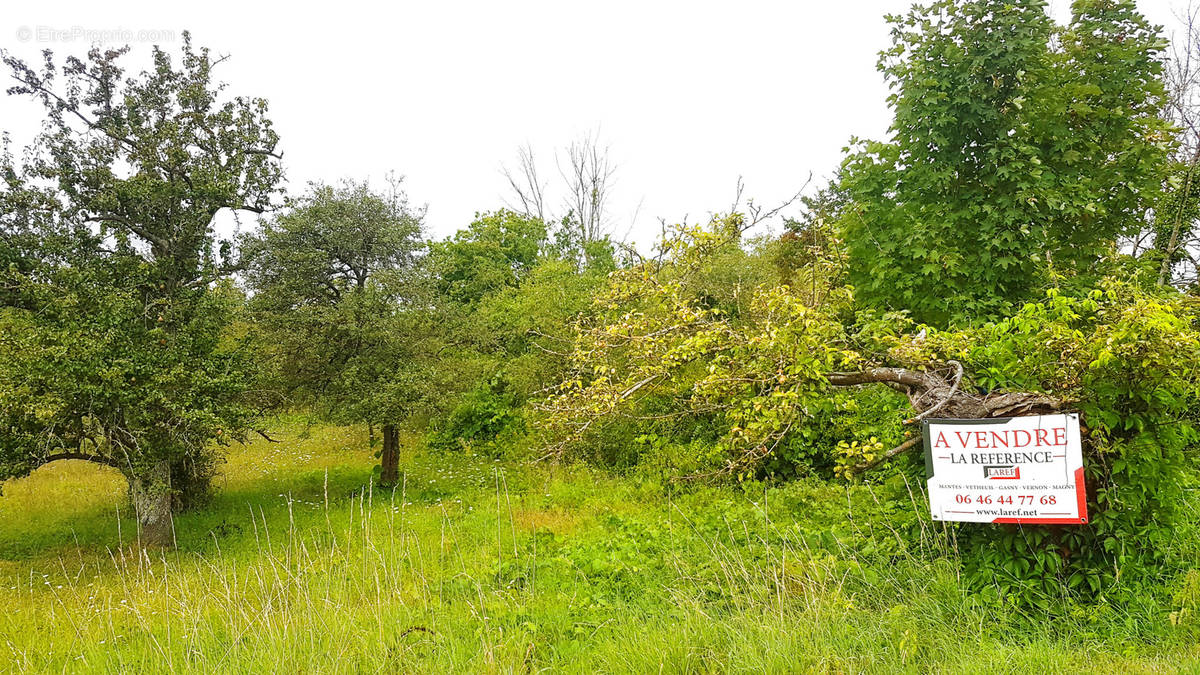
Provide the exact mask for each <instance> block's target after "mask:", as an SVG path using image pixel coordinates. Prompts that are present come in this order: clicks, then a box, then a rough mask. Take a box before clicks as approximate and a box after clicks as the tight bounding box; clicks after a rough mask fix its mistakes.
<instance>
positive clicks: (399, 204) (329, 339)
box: [243, 181, 430, 424]
mask: <svg viewBox="0 0 1200 675" xmlns="http://www.w3.org/2000/svg"><path fill="white" fill-rule="evenodd" d="M421 217H422V214H421V213H420V212H414V211H413V210H412V209H410V208H409V206H408V204H407V201H406V200H405V197H404V194H403V193H402V192H400V190H399V183H398V182H396V183H393V184H392V186H391V192H390V193H386V194H378V193H376V192H374V191H372V190H371V188H370V186H369V185H367V184H366V183H354V182H350V181H346V182H343V183H342V184H340V185H338V186H330V185H323V184H314V185H312V186H311V188H310V191H309V193H308V194H307V195H305V196H304V197H302V198H300V199H296V200H293V202H292V204H291V208H289V209H288V210H287V211H285V212H283V213H280V214H279V215H277V216H276V217H274V218H272V219H271V220H269V221H267V222H266V223H264V224H263V226H262V229H261V231H260V232H259V233H257V234H256V235H254V236H253V237H250V238H247V240H246V241H245V242H243V249H244V251H245V256H246V258H247V259H248V261H249V266H248V269H247V274H246V278H247V281H248V282H249V284H250V286H251V287H252V288H253V289H254V290H255V295H254V298H253V300H252V302H251V305H250V306H251V309H252V310H253V311H254V312H255V317H256V318H257V320H258V321H259V322H260V326H261V328H262V331H263V335H262V336H261V337H262V340H263V341H264V351H265V353H266V356H267V358H268V359H269V361H268V363H269V364H270V368H269V369H267V370H266V372H267V374H268V375H269V376H270V377H272V378H273V379H274V382H270V381H269V382H268V384H267V386H270V387H274V388H276V389H279V390H280V391H282V392H285V393H286V394H287V395H288V396H289V397H290V399H291V401H292V402H293V404H300V405H313V406H317V407H318V408H319V409H320V410H322V411H323V412H324V413H325V415H326V416H327V417H329V418H331V419H337V420H342V421H362V422H371V423H374V424H390V423H395V422H398V421H400V420H402V419H403V418H404V416H405V415H406V414H407V413H406V410H405V408H406V404H407V403H409V402H410V401H411V400H412V399H413V398H415V397H419V396H420V394H414V395H413V396H408V395H405V393H404V391H403V390H404V389H405V387H406V386H407V385H409V384H412V381H413V378H414V374H413V373H411V372H408V371H404V369H403V368H397V366H398V365H409V364H412V362H413V359H412V358H411V356H406V354H409V353H410V351H409V350H412V349H417V348H419V347H420V344H419V341H418V336H420V335H421V334H422V333H423V332H427V331H428V328H429V322H430V319H429V317H428V316H427V314H428V303H427V301H426V298H427V297H428V293H427V292H426V291H425V289H424V288H423V279H422V277H421V273H420V271H419V266H420V264H421V259H422V256H423V251H424V242H423V241H422V239H421V233H422V232H421Z"/></svg>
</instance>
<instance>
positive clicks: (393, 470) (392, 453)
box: [379, 424, 400, 487]
mask: <svg viewBox="0 0 1200 675" xmlns="http://www.w3.org/2000/svg"><path fill="white" fill-rule="evenodd" d="M379 465H380V467H381V468H382V469H383V470H382V472H381V473H380V476H379V482H380V484H381V485H383V486H384V487H393V486H394V485H396V483H398V482H400V430H399V429H397V428H396V427H395V426H394V425H391V424H385V425H383V451H382V452H380V453H379Z"/></svg>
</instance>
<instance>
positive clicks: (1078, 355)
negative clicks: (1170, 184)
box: [928, 281, 1200, 601]
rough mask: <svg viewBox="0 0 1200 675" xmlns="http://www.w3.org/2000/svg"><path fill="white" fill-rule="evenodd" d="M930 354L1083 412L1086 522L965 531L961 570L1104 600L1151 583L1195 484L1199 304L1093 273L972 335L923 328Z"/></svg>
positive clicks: (1028, 591)
mask: <svg viewBox="0 0 1200 675" xmlns="http://www.w3.org/2000/svg"><path fill="white" fill-rule="evenodd" d="M928 344H929V345H930V348H931V349H933V350H936V351H938V352H940V353H941V354H942V355H944V356H946V357H954V358H959V359H961V360H962V361H963V363H964V364H969V367H970V368H971V369H972V370H974V371H975V372H977V373H980V375H979V376H978V380H979V382H980V383H981V384H983V385H984V386H987V387H989V388H991V387H1006V388H1022V389H1034V390H1041V391H1049V392H1054V393H1055V394H1056V395H1059V396H1062V397H1063V398H1065V399H1067V400H1069V401H1072V402H1073V404H1074V406H1075V407H1077V409H1078V410H1079V411H1080V412H1081V413H1082V420H1083V424H1084V425H1085V426H1086V428H1087V429H1086V431H1087V441H1086V442H1085V444H1084V449H1085V457H1084V465H1085V469H1086V474H1087V486H1088V495H1089V507H1088V508H1089V511H1090V512H1091V518H1090V523H1089V525H1088V526H1087V527H1080V528H1067V529H1057V528H1037V529H1032V528H1026V529H1025V530H1024V531H1010V532H1007V533H1005V534H1004V535H1002V536H1001V537H999V538H997V537H996V536H995V534H994V533H993V532H991V531H989V530H988V528H980V527H971V526H966V527H965V528H964V530H965V531H964V537H963V542H964V543H965V544H966V546H967V547H968V550H970V551H971V556H970V557H969V560H972V562H973V566H972V569H971V573H972V574H973V575H975V577H976V579H977V581H981V582H983V583H985V584H987V585H991V586H992V587H993V588H999V589H1003V590H1009V591H1012V592H1015V593H1017V594H1020V595H1022V596H1023V599H1026V600H1028V599H1034V600H1039V601H1045V599H1046V598H1047V597H1051V596H1054V595H1055V594H1057V593H1058V592H1060V591H1059V589H1060V588H1061V587H1062V586H1065V587H1067V588H1070V589H1080V590H1083V591H1086V592H1087V593H1089V594H1093V595H1101V596H1105V597H1109V598H1114V599H1129V598H1130V597H1131V596H1132V595H1134V594H1136V593H1138V592H1142V590H1143V589H1142V587H1141V586H1139V585H1138V582H1139V581H1140V580H1141V579H1142V578H1144V577H1151V578H1155V577H1161V576H1162V575H1163V574H1165V573H1168V572H1169V571H1170V568H1171V565H1172V564H1178V562H1179V561H1171V560H1169V559H1168V552H1169V551H1170V550H1171V546H1170V544H1171V542H1172V541H1173V540H1174V538H1175V537H1176V536H1177V533H1176V531H1175V530H1176V527H1178V525H1179V523H1180V520H1181V518H1182V517H1183V516H1182V511H1181V509H1182V508H1183V507H1184V505H1185V504H1186V501H1187V492H1186V490H1187V488H1188V486H1194V485H1195V484H1196V479H1197V474H1196V468H1197V462H1196V455H1195V450H1196V448H1197V447H1198V444H1200V436H1198V434H1197V429H1198V427H1197V422H1200V419H1197V410H1200V371H1198V370H1197V366H1196V364H1197V360H1198V359H1200V306H1197V305H1196V303H1195V302H1192V301H1188V300H1186V299H1184V298H1181V297H1179V296H1177V295H1175V294H1173V293H1167V294H1164V295H1162V296H1159V295H1154V294H1150V293H1146V292H1143V291H1139V290H1138V289H1137V288H1136V287H1135V286H1133V285H1131V284H1128V283H1123V282H1114V281H1106V282H1105V284H1104V285H1103V287H1102V288H1100V289H1097V290H1095V291H1093V292H1091V293H1089V294H1088V295H1086V296H1084V297H1069V296H1065V295H1061V294H1058V293H1057V292H1054V291H1051V292H1050V293H1049V295H1048V298H1047V299H1046V301H1044V302H1042V303H1030V304H1027V305H1025V306H1024V307H1023V308H1022V309H1021V310H1020V311H1019V312H1017V313H1016V314H1015V315H1014V316H1012V317H1010V318H1008V319H1005V320H1003V321H1000V322H996V323H993V324H989V325H987V326H984V327H981V328H979V329H976V330H971V331H960V332H955V333H939V332H936V331H935V332H933V333H931V335H930V337H929V341H928Z"/></svg>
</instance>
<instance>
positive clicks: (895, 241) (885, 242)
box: [841, 0, 1173, 325]
mask: <svg viewBox="0 0 1200 675" xmlns="http://www.w3.org/2000/svg"><path fill="white" fill-rule="evenodd" d="M890 20H891V22H892V40H893V47H892V48H891V49H889V50H887V51H885V52H883V54H882V57H881V59H880V64H879V68H880V70H881V71H882V72H883V73H884V74H885V76H886V78H887V80H888V83H889V86H890V87H891V88H892V90H893V92H892V94H891V96H890V98H889V102H890V104H891V106H892V108H893V110H894V112H895V119H894V121H893V124H892V127H891V132H892V139H891V140H890V141H887V142H863V143H859V144H858V145H857V146H856V147H857V149H856V151H855V152H853V153H852V154H851V155H850V156H849V157H848V158H847V159H846V162H845V164H844V167H843V177H842V181H843V182H842V185H841V189H843V190H844V191H845V193H846V194H847V197H848V199H849V201H850V203H851V206H850V207H848V208H844V209H843V212H844V214H845V215H844V218H843V221H844V226H845V231H846V241H847V243H848V245H849V254H850V259H851V266H850V271H851V278H852V281H853V283H854V284H855V287H856V289H857V292H858V298H859V300H860V301H861V302H863V303H865V304H867V305H870V306H877V307H884V308H890V309H896V310H900V309H907V310H909V311H911V312H912V313H913V316H915V317H916V318H918V319H919V320H921V321H923V322H926V323H932V324H939V325H944V324H946V323H947V322H949V321H951V320H953V319H959V318H966V319H971V318H981V317H982V318H988V317H997V316H1000V315H1003V314H1005V313H1007V312H1008V311H1010V309H1011V308H1012V307H1014V306H1019V304H1020V303H1021V302H1022V301H1024V300H1027V299H1031V298H1035V297H1036V296H1037V295H1038V293H1039V288H1042V287H1046V286H1049V285H1054V283H1055V282H1054V281H1052V280H1053V279H1054V278H1055V277H1056V275H1066V276H1068V277H1070V276H1080V275H1081V276H1084V277H1088V278H1090V279H1094V276H1095V275H1094V271H1095V265H1096V263H1097V262H1098V261H1099V260H1101V259H1103V258H1105V257H1108V256H1111V255H1112V254H1113V253H1114V251H1115V242H1116V239H1117V237H1118V236H1119V235H1122V234H1126V233H1131V232H1136V231H1138V230H1139V229H1140V228H1141V227H1142V225H1143V224H1144V223H1145V222H1146V219H1147V213H1148V211H1149V209H1150V208H1151V207H1152V206H1154V202H1155V199H1156V195H1157V193H1158V190H1159V188H1160V187H1161V185H1162V181H1163V179H1164V177H1165V171H1166V168H1167V158H1168V156H1169V154H1170V150H1171V147H1172V142H1173V140H1172V135H1171V130H1170V127H1169V125H1168V123H1167V122H1166V121H1165V119H1164V117H1163V115H1162V114H1161V113H1162V105H1163V102H1164V89H1163V85H1162V82H1161V77H1160V76H1161V63H1160V61H1159V60H1158V58H1157V55H1158V54H1159V52H1160V51H1161V49H1162V47H1163V44H1164V43H1163V42H1162V41H1161V39H1160V38H1159V36H1158V34H1157V31H1156V29H1154V28H1153V27H1151V26H1150V25H1149V24H1147V23H1146V21H1145V19H1143V18H1142V17H1141V15H1139V14H1138V13H1137V11H1136V9H1135V8H1134V3H1133V2H1131V1H1128V0H1120V1H1117V0H1079V1H1077V2H1075V3H1073V5H1072V18H1071V21H1070V22H1069V24H1068V25H1066V26H1062V27H1059V26H1055V25H1054V24H1053V23H1052V21H1051V20H1050V18H1049V17H1048V16H1047V14H1046V7H1045V2H1043V1H1042V0H1021V1H1018V2H1009V1H1004V2H1001V1H999V0H940V1H938V2H934V3H931V4H929V5H922V6H918V7H916V8H914V9H913V10H912V11H911V12H910V13H908V14H906V15H904V16H893V17H890ZM1085 285H1086V284H1085Z"/></svg>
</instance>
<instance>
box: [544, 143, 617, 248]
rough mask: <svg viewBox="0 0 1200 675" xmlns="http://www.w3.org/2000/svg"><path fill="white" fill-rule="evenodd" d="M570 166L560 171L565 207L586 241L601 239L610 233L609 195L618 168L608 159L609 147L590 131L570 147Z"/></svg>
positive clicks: (560, 165)
mask: <svg viewBox="0 0 1200 675" xmlns="http://www.w3.org/2000/svg"><path fill="white" fill-rule="evenodd" d="M566 155H567V156H566V166H565V167H564V166H563V165H562V164H559V167H558V171H559V174H561V175H562V178H563V181H564V182H565V184H566V188H567V194H566V197H565V199H564V207H565V208H566V209H567V218H568V219H569V220H571V221H572V222H573V224H574V225H575V226H576V227H578V228H579V238H580V241H581V242H582V243H585V244H586V243H589V242H593V241H598V240H600V239H602V238H603V237H604V235H605V234H607V232H606V230H607V229H608V213H607V210H606V209H607V206H608V196H609V188H610V187H611V183H612V178H613V173H614V171H615V168H614V167H613V165H612V163H611V162H610V161H609V159H608V148H607V147H603V148H601V147H600V146H599V145H598V144H597V143H596V139H595V137H594V136H592V135H591V134H587V135H586V136H584V137H583V138H580V139H579V140H577V141H574V142H573V143H571V145H570V146H568V147H567V153H566Z"/></svg>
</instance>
